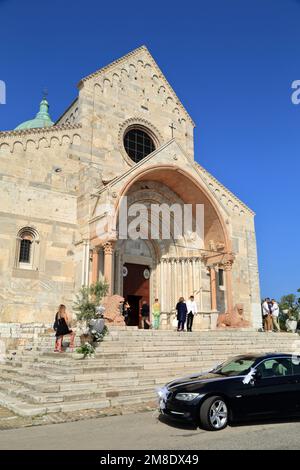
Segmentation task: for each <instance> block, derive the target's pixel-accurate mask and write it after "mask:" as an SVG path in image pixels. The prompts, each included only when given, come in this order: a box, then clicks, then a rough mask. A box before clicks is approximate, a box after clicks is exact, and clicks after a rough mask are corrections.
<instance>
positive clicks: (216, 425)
mask: <svg viewBox="0 0 300 470" xmlns="http://www.w3.org/2000/svg"><path fill="white" fill-rule="evenodd" d="M228 414H229V412H228V407H227V405H226V403H225V401H224V399H223V398H222V397H217V396H214V397H209V398H207V400H205V401H204V403H203V404H202V405H201V408H200V426H201V427H202V428H203V429H206V430H208V431H221V429H224V428H226V426H227V424H228Z"/></svg>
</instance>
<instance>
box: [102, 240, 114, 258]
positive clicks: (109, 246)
mask: <svg viewBox="0 0 300 470" xmlns="http://www.w3.org/2000/svg"><path fill="white" fill-rule="evenodd" d="M102 247H103V250H104V254H105V255H112V254H113V251H114V242H111V241H107V242H105V243H103V245H102Z"/></svg>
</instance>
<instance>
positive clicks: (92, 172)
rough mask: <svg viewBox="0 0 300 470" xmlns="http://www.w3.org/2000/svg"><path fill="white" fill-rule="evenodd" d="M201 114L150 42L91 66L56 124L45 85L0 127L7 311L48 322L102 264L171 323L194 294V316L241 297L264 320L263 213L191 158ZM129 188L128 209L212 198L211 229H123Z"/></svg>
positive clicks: (11, 318)
mask: <svg viewBox="0 0 300 470" xmlns="http://www.w3.org/2000/svg"><path fill="white" fill-rule="evenodd" d="M194 127H195V125H194V122H193V120H192V119H191V117H190V116H189V114H188V112H187V111H186V109H185V108H184V106H183V105H182V103H181V102H180V101H179V99H178V97H177V96H176V94H175V92H174V90H173V89H172V87H171V86H170V84H169V83H168V82H167V80H166V78H165V77H164V75H163V73H162V72H161V70H160V69H159V67H158V65H157V64H156V62H155V61H154V59H153V57H152V56H151V54H150V53H149V51H148V50H147V48H146V47H144V46H143V47H140V48H138V49H136V50H134V51H133V52H130V53H129V54H127V55H126V56H124V57H122V58H121V59H118V60H116V61H115V62H113V63H112V64H110V65H108V66H106V67H104V68H102V69H100V70H98V71H96V72H95V73H92V74H91V75H89V76H87V77H85V78H83V79H82V80H81V81H80V82H79V85H78V97H77V98H76V99H75V101H74V102H73V103H71V105H70V106H69V108H68V109H66V111H65V112H64V114H63V115H62V116H61V117H60V118H59V119H58V120H57V121H56V122H55V123H54V122H52V120H51V117H50V114H49V105H48V102H47V100H46V99H45V98H44V99H43V100H42V102H41V104H40V110H39V112H38V114H37V116H36V117H35V118H34V119H32V120H30V121H27V122H25V123H23V124H21V125H19V126H18V127H17V128H16V129H15V130H13V131H4V132H0V194H1V197H0V323H31V322H40V323H43V322H44V323H51V322H52V320H53V316H54V314H55V312H56V310H57V306H58V304H60V303H64V304H66V305H67V307H68V309H69V310H71V309H72V304H73V301H74V297H75V294H76V293H77V292H78V291H79V289H80V287H81V286H82V285H88V284H89V283H92V282H94V281H96V280H97V279H100V278H101V277H105V278H106V280H107V281H108V283H109V295H115V294H118V295H121V296H124V297H125V298H127V299H128V300H129V302H130V304H131V305H132V308H133V311H134V312H135V313H137V312H138V309H139V307H140V305H141V301H142V300H146V301H147V302H149V303H150V304H151V303H152V302H153V301H154V299H155V298H156V297H157V298H158V299H159V301H160V304H161V309H162V327H163V328H168V327H170V325H171V321H172V315H173V313H172V312H174V308H175V305H176V302H177V301H178V298H179V297H180V296H183V297H185V298H188V297H189V296H190V295H191V294H193V295H194V296H195V300H196V303H197V308H198V313H199V314H198V315H197V317H196V318H197V319H196V322H195V329H206V328H214V327H215V325H216V317H218V315H219V314H225V313H227V314H231V313H232V312H234V311H235V310H237V309H238V310H239V311H240V313H241V312H242V313H243V318H244V319H245V320H246V321H247V324H248V325H249V326H251V327H253V328H258V327H260V326H261V311H260V292H259V277H258V264H257V253H256V238H255V227H254V213H253V212H252V210H251V209H249V208H248V207H247V206H246V205H245V204H244V203H243V202H241V201H240V200H239V199H238V198H237V197H236V196H235V195H234V194H232V193H231V192H230V191H229V190H228V189H226V188H225V187H224V186H223V185H222V184H221V183H220V182H219V181H217V180H216V179H215V178H214V177H213V176H212V175H211V174H209V173H208V172H207V171H206V170H205V169H204V168H203V167H202V166H201V165H200V164H198V163H197V162H196V161H195V158H194V139H193V133H194ZM124 196H126V197H127V204H128V207H129V209H130V207H131V205H132V204H136V203H137V204H142V205H144V206H146V208H149V210H150V206H151V205H152V204H158V205H161V204H169V205H172V204H179V205H180V206H182V207H183V205H186V204H188V205H191V207H192V216H193V219H195V207H196V205H197V204H200V205H203V206H204V230H203V236H202V237H198V236H197V234H196V235H195V232H193V231H191V232H189V233H185V234H184V236H182V237H181V238H180V239H178V238H176V237H175V236H174V230H175V229H174V226H173V228H172V229H171V237H170V238H169V239H164V238H163V237H160V238H158V239H151V238H148V239H144V238H138V239H131V238H128V239H121V238H120V237H119V209H120V201H121V199H122V198H124ZM108 208H110V209H111V208H114V209H115V215H114V222H113V228H112V229H111V230H109V229H108V228H107V227H108V225H109V223H108V218H109V210H110V209H109V210H108ZM145 219H147V217H146V218H145ZM144 222H145V223H146V220H144ZM172 230H173V231H172ZM159 231H160V233H161V228H159ZM136 322H138V317H137V318H136Z"/></svg>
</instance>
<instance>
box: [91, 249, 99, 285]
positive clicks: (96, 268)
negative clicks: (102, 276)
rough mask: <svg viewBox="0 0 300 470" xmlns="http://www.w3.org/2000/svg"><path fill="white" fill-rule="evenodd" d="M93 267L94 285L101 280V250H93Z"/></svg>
mask: <svg viewBox="0 0 300 470" xmlns="http://www.w3.org/2000/svg"><path fill="white" fill-rule="evenodd" d="M92 263H93V265H92V283H93V284H94V283H95V282H97V281H98V279H99V248H98V247H95V248H94V249H93V262H92Z"/></svg>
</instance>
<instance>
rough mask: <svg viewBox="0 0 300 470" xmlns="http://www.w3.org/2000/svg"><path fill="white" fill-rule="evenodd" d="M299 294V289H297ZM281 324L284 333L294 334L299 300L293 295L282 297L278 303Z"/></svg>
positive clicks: (298, 312) (298, 311) (299, 309)
mask: <svg viewBox="0 0 300 470" xmlns="http://www.w3.org/2000/svg"><path fill="white" fill-rule="evenodd" d="M298 292H300V289H298ZM279 308H280V311H281V314H282V315H281V323H282V324H283V325H284V327H285V329H286V331H288V332H292V333H295V332H296V330H297V325H298V321H299V314H300V299H297V296H296V295H295V294H288V295H284V296H283V297H282V298H281V301H280V303H279Z"/></svg>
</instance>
